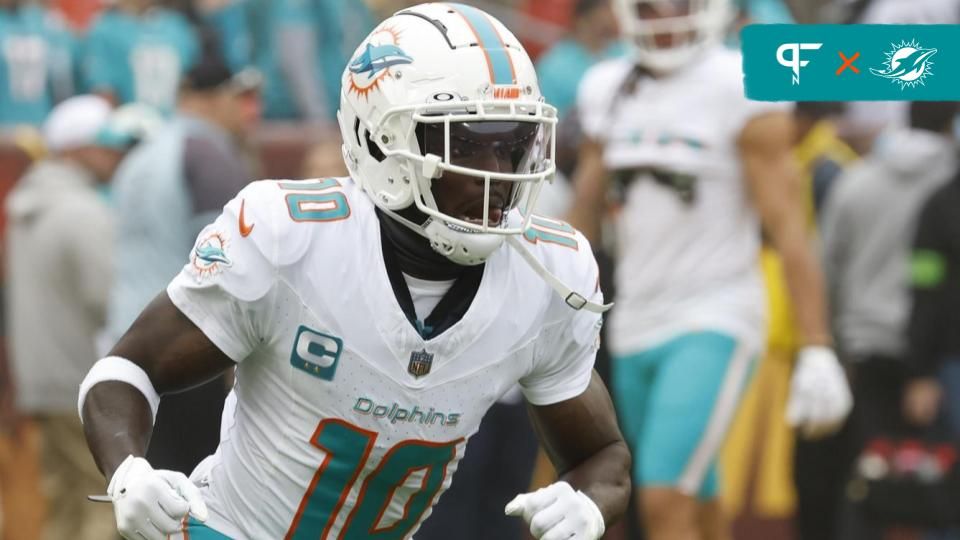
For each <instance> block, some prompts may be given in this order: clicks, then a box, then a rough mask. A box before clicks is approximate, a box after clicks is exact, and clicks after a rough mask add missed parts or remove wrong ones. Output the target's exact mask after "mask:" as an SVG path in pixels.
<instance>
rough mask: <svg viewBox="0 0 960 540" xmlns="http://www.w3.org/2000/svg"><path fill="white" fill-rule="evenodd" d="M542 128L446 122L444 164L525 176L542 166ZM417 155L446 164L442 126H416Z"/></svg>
mask: <svg viewBox="0 0 960 540" xmlns="http://www.w3.org/2000/svg"><path fill="white" fill-rule="evenodd" d="M544 129H545V128H544V126H543V125H542V124H539V123H536V122H505V121H479V122H450V156H449V160H448V163H450V164H451V165H456V166H460V167H467V168H471V169H479V170H484V171H493V172H501V173H515V174H529V173H536V172H541V171H542V169H543V168H544V166H545V163H544V160H545V158H546V146H547V145H546V137H545V136H544ZM416 135H417V142H418V143H419V145H420V153H421V155H424V156H425V155H427V154H434V155H436V156H439V157H441V158H444V159H445V160H447V157H446V155H445V154H446V148H445V137H444V123H443V122H437V123H420V124H417V128H416Z"/></svg>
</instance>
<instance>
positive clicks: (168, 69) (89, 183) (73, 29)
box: [0, 0, 960, 540]
mask: <svg viewBox="0 0 960 540" xmlns="http://www.w3.org/2000/svg"><path fill="white" fill-rule="evenodd" d="M412 3H413V2H403V1H401V0H371V1H368V2H363V1H361V0H167V1H161V0H113V1H103V2H96V1H93V0H74V1H70V0H60V1H57V2H54V1H49V2H30V1H27V0H0V192H2V194H3V197H4V202H3V226H2V227H3V229H2V230H3V239H4V244H3V245H4V247H3V262H4V287H3V297H4V301H5V309H4V313H3V322H4V326H3V328H4V334H5V341H6V351H5V353H4V354H3V355H2V358H3V361H0V523H2V528H0V540H25V539H30V540H34V539H37V538H48V539H57V540H59V539H66V538H71V539H104V538H113V537H115V533H113V532H112V531H113V530H114V528H113V521H112V519H113V516H112V512H111V509H110V506H109V505H97V504H93V503H89V502H87V501H86V499H85V496H86V495H87V494H96V493H101V492H102V491H103V490H104V488H105V486H104V479H103V477H102V475H101V474H100V473H99V471H98V470H97V468H96V466H95V465H94V463H93V461H92V459H91V457H90V455H89V452H88V451H87V449H86V445H85V442H84V438H83V432H82V426H81V425H80V423H79V420H78V418H77V414H76V388H77V386H78V384H79V382H80V380H81V379H82V378H83V376H84V374H85V373H86V372H87V370H88V369H89V367H90V366H91V365H92V364H93V363H94V361H95V360H96V359H97V358H99V357H100V356H102V355H103V354H104V353H105V351H106V350H107V349H108V348H109V346H110V345H111V344H112V343H114V342H115V341H116V340H117V339H118V337H119V336H120V335H122V333H123V332H124V330H125V329H126V328H127V327H128V326H129V325H130V323H131V322H132V321H133V320H134V318H135V317H136V316H137V314H138V313H139V312H140V311H141V310H142V308H143V307H144V306H145V305H146V304H147V303H148V302H149V301H150V300H151V298H153V297H154V296H155V295H156V294H157V293H158V292H159V291H161V290H163V288H164V287H165V285H166V283H167V282H168V281H169V280H170V278H171V277H172V276H173V275H174V274H176V273H177V271H178V270H179V268H180V267H181V266H182V264H183V263H184V261H185V257H186V255H187V253H189V251H190V249H191V248H192V247H193V243H194V239H195V238H196V235H197V234H198V232H199V231H200V230H201V229H202V227H203V226H204V225H205V224H206V223H208V222H210V221H212V219H213V218H214V217H215V216H216V215H217V214H218V213H219V211H220V209H221V208H222V207H223V205H224V204H225V203H226V202H227V201H228V200H229V199H230V198H232V197H233V195H234V194H235V193H236V192H237V191H238V190H239V189H240V188H241V187H243V185H245V184H246V183H247V182H249V181H251V180H252V179H256V178H262V177H282V176H289V177H313V176H341V175H344V174H345V169H344V165H343V163H342V160H341V157H340V148H339V144H340V143H339V134H338V133H337V131H336V129H335V115H336V111H337V108H338V104H339V95H340V80H341V73H342V72H343V70H344V68H345V66H346V64H347V62H348V61H349V60H350V58H351V56H352V55H353V53H354V49H355V47H356V46H357V44H358V43H359V41H360V40H361V39H362V38H363V37H364V36H365V35H366V34H367V32H369V31H370V30H371V29H372V27H373V25H374V24H375V22H376V21H378V20H380V19H381V18H383V17H385V16H388V15H389V14H390V13H392V12H394V11H395V10H397V9H399V8H402V7H403V6H404V5H408V4H412ZM471 3H477V4H480V7H483V8H484V9H487V10H489V11H490V12H491V13H494V14H495V15H497V16H498V17H500V18H501V19H502V20H504V22H505V23H506V24H507V26H508V27H510V28H513V29H515V31H516V32H517V34H518V36H519V37H520V38H521V40H522V41H524V43H525V44H526V45H528V48H529V50H530V51H531V54H532V55H535V59H536V61H537V69H538V73H539V76H540V81H541V85H542V90H543V93H544V95H545V96H546V98H547V100H548V101H549V102H550V103H552V104H554V105H555V106H556V107H557V108H558V110H559V113H560V116H561V119H562V120H561V126H560V128H559V135H558V137H559V141H558V167H559V169H560V171H561V173H562V174H561V175H560V179H559V181H558V182H556V183H555V185H553V186H552V187H551V189H550V191H549V192H548V193H546V194H545V195H544V197H543V200H542V201H541V207H540V211H541V212H542V213H544V214H548V215H552V216H556V217H563V216H564V215H566V214H567V212H568V211H569V210H570V208H571V205H572V204H574V203H575V201H574V200H573V195H572V193H573V188H572V187H571V185H570V184H571V180H569V179H570V178H572V176H573V173H574V171H575V170H576V168H577V165H578V164H577V155H578V154H577V150H576V149H577V147H578V145H579V144H580V142H581V140H582V137H583V134H582V129H581V126H579V125H578V122H577V120H576V118H577V115H576V113H575V109H576V103H577V88H578V84H579V82H580V79H581V78H582V77H583V75H584V74H585V73H586V72H587V70H588V69H589V68H590V67H591V66H593V65H595V64H596V63H598V62H600V61H602V60H604V59H607V58H613V57H617V56H620V55H623V54H625V47H624V45H623V44H622V43H621V42H620V41H619V40H618V38H617V28H618V21H617V19H616V17H615V16H614V12H613V11H612V9H611V6H610V4H609V2H608V1H607V0H549V1H548V0H498V1H487V2H482V3H478V2H471ZM737 12H738V15H739V17H738V19H737V21H736V23H735V24H736V27H739V26H742V25H744V24H749V23H751V22H759V23H788V22H807V23H812V22H837V23H854V22H859V23H924V24H934V23H953V24H955V23H958V22H960V2H957V1H955V0H911V1H909V2H908V1H905V0H819V1H804V0H794V1H785V0H740V1H738V2H737ZM727 42H728V45H729V46H730V47H737V32H736V28H733V29H731V32H730V35H729V36H728V38H727ZM958 112H960V111H958V108H957V104H956V103H913V104H911V103H845V104H844V103H800V104H797V106H796V107H795V109H794V121H795V128H796V137H795V141H794V143H795V146H794V150H795V158H796V163H797V166H798V167H799V168H800V170H801V171H802V173H803V175H804V182H805V190H806V193H805V194H804V201H803V204H804V205H805V208H806V209H807V213H808V215H809V222H810V227H811V228H813V229H815V230H817V232H818V234H817V236H818V237H819V248H820V254H821V258H822V260H823V263H824V269H825V275H826V278H827V281H828V285H829V287H828V288H829V292H830V305H831V321H832V324H833V335H834V339H835V345H836V348H837V349H838V351H839V352H840V356H841V359H842V360H843V361H844V364H845V367H846V368H847V370H848V374H849V377H850V380H851V386H852V388H853V394H854V398H855V408H854V412H853V414H852V416H851V418H850V420H849V421H848V422H847V425H846V426H845V427H844V428H843V429H842V430H841V431H840V432H839V433H837V434H834V435H832V436H829V437H827V438H823V439H818V440H812V441H811V440H803V439H799V438H797V439H795V438H794V436H793V433H792V431H791V430H790V428H789V427H788V426H787V424H786V422H785V421H784V418H783V409H784V405H785V403H786V399H787V397H786V394H787V387H788V384H789V382H788V381H789V372H790V369H791V364H792V362H793V358H794V356H795V353H796V351H797V349H798V347H799V339H798V337H797V331H796V329H795V324H794V321H793V320H792V317H791V315H790V313H791V310H790V306H789V300H788V299H787V296H788V295H787V292H786V285H785V283H784V279H783V267H782V261H781V260H780V259H779V258H778V256H777V255H776V254H775V253H774V251H773V250H772V249H769V250H765V252H764V255H763V271H764V275H765V279H766V284H767V294H768V298H767V303H768V312H769V313H770V326H769V329H768V336H767V346H766V351H767V352H766V356H765V359H764V360H763V361H762V362H760V364H759V366H758V367H757V369H756V372H755V374H754V376H753V380H752V383H751V386H750V389H749V390H748V392H747V394H746V396H745V398H744V400H743V403H742V406H741V408H740V412H739V415H738V417H737V419H736V420H735V422H734V425H733V427H732V429H731V431H730V435H729V438H728V441H727V444H726V448H725V451H724V454H723V459H722V467H721V469H722V474H723V475H724V477H725V483H724V487H723V491H722V493H721V502H722V503H723V506H724V509H725V512H726V515H727V516H728V517H729V518H730V520H731V521H732V522H733V523H734V528H733V531H734V535H735V536H736V537H737V538H795V537H798V538H803V539H805V540H831V539H840V538H845V539H846V538H849V539H860V538H863V539H867V538H878V539H879V538H883V537H884V536H883V535H884V534H886V533H887V532H889V530H895V531H896V532H897V534H900V535H901V536H899V537H906V538H918V539H919V538H945V539H946V538H960V533H958V532H957V531H956V530H951V529H950V528H949V527H948V526H947V525H949V524H952V525H953V526H957V524H958V522H957V521H955V520H956V519H958V516H957V515H956V514H957V511H956V509H955V508H953V507H951V505H947V506H948V507H947V508H940V506H941V505H937V504H933V503H930V499H926V498H923V497H926V496H927V495H928V494H929V493H931V491H930V490H936V489H944V490H948V489H949V486H945V485H944V484H945V482H946V480H945V478H946V477H948V476H949V475H950V474H960V473H958V472H957V471H958V469H954V468H952V467H953V463H954V461H955V460H956V455H955V454H956V449H957V448H960V447H958V446H957V444H958V441H960V341H958V339H960V338H958V336H960V315H958V313H960V274H958V272H957V270H956V268H958V266H960V212H958V209H960V174H958V172H960V161H958V159H957V157H958V144H957V140H958V135H960V133H958V127H960V124H958V123H957V122H956V119H957V117H958ZM241 219H242V217H241ZM602 244H603V245H604V246H605V247H606V249H604V248H601V250H600V251H599V252H598V259H599V260H600V261H601V263H602V266H604V267H605V268H604V269H603V271H605V272H606V273H607V277H605V278H604V279H605V280H606V281H607V282H608V283H609V281H610V279H609V273H610V272H612V269H611V268H610V267H609V264H603V262H604V261H608V260H609V257H610V256H613V255H615V253H611V251H615V250H614V249H613V248H612V247H609V245H610V242H603V243H602ZM604 289H605V290H608V291H609V290H610V289H611V287H610V286H609V285H607V286H605V287H604ZM611 293H613V292H612V291H611ZM598 370H599V371H600V372H601V374H602V375H603V376H604V377H605V378H608V379H609V373H610V369H609V359H608V356H607V354H606V352H605V351H603V350H602V351H601V354H600V359H599V361H598ZM229 385H230V381H229V380H217V381H213V382H211V383H208V384H206V385H204V386H201V387H199V388H196V389H193V390H190V391H188V392H184V393H182V394H178V395H176V396H171V397H167V398H165V400H164V402H163V405H162V406H161V409H160V413H159V415H158V418H157V426H156V429H155V432H154V436H153V440H152V441H151V446H150V455H149V456H148V457H149V460H150V462H151V463H152V464H153V465H154V466H155V467H157V468H164V469H173V470H180V471H183V472H186V473H189V472H190V470H191V469H192V468H193V466H195V465H196V463H197V462H198V461H199V460H200V459H202V458H203V457H204V456H206V455H207V454H209V453H211V452H212V451H213V449H214V448H215V447H216V444H217V442H218V437H219V428H218V426H219V422H220V416H221V411H222V409H223V399H224V396H225V395H226V392H227V391H228V389H229ZM489 418H491V419H490V420H485V423H484V427H482V428H481V434H480V435H478V436H477V437H476V438H475V440H471V443H470V446H469V450H468V453H467V457H466V460H465V463H464V465H462V466H461V471H460V473H458V476H457V482H455V484H454V488H453V489H451V491H450V492H449V493H448V494H447V495H446V496H445V497H444V498H443V499H442V500H441V501H440V503H439V505H438V507H437V508H436V510H435V514H434V517H432V518H431V519H430V520H428V521H427V523H426V524H425V526H424V528H423V530H422V534H421V535H418V538H424V539H428V540H429V539H430V538H438V539H439V538H478V539H479V538H498V539H510V538H518V539H519V538H523V536H522V534H523V533H522V531H521V529H520V525H519V522H518V521H517V520H512V521H511V520H505V519H504V518H503V516H502V511H501V509H502V505H503V502H505V501H506V500H508V499H509V498H510V497H512V494H513V493H515V492H522V491H524V490H525V489H526V487H527V486H529V485H530V484H531V483H532V484H534V485H545V484H546V483H548V482H549V481H551V475H552V474H553V473H552V471H551V470H550V467H549V465H548V462H547V461H546V459H545V458H544V457H543V456H542V455H540V456H538V455H537V448H536V443H535V439H534V436H533V433H532V430H531V428H530V427H529V425H528V424H527V420H526V417H525V414H524V412H523V406H522V404H520V402H519V399H517V396H513V397H512V398H509V399H505V400H503V401H502V402H501V403H500V404H498V406H497V407H495V409H494V410H493V412H492V413H491V415H490V417H489ZM184 440H189V441H190V442H191V444H189V445H185V444H183V442H184ZM507 441H509V442H510V446H509V448H508V450H509V452H504V449H505V443H506V442H507ZM911 452H912V453H911ZM951 452H953V454H951ZM929 456H934V457H932V458H930V457H929ZM951 456H952V457H951ZM928 458H929V459H928ZM924 460H927V461H924ZM930 460H933V461H934V462H935V463H933V462H928V461H930ZM937 460H939V461H937ZM931 463H933V465H931ZM934 465H936V466H939V467H940V469H937V470H936V471H933V472H930V470H932V469H931V467H933V469H936V467H935V466H934ZM896 467H901V468H906V469H909V470H910V471H914V472H915V471H917V470H926V471H927V472H928V473H929V474H927V476H926V477H924V478H926V479H927V480H928V481H927V484H928V487H927V488H925V487H924V485H923V482H919V483H918V482H901V484H904V485H901V486H900V487H901V488H902V489H901V490H900V491H897V489H895V488H896V487H897V486H895V485H893V484H894V482H890V483H889V484H890V485H891V486H892V487H891V491H890V492H887V491H883V490H876V489H875V490H873V491H870V490H868V489H867V487H866V486H876V485H880V486H883V487H884V489H885V488H886V486H887V484H885V483H883V482H879V483H878V480H882V479H884V478H886V477H888V476H891V477H892V475H893V473H892V472H891V471H892V470H894V469H895V468H896ZM910 467H913V468H912V469H910ZM923 467H927V468H926V469H923ZM938 471H939V472H938ZM950 471H954V472H952V473H951V472H950ZM921 472H922V471H921ZM938 474H939V476H937V475H938ZM908 476H909V475H908ZM914 476H916V475H914ZM920 476H923V475H922V474H921V475H920ZM518 486H519V487H518ZM904 486H905V487H904ZM918 486H919V487H918ZM930 486H932V487H930ZM925 489H926V491H924V490H925ZM910 490H913V491H910ZM943 493H956V492H955V491H954V492H950V491H944V492H943ZM478 494H491V495H490V496H488V497H478ZM494 494H495V495H494ZM904 494H906V495H904ZM911 494H912V495H911ZM911 497H913V498H912V502H911ZM486 499H490V500H492V501H493V503H490V504H488V501H486ZM500 499H503V501H501V500H500ZM952 506H956V505H955V503H954V505H952ZM640 521H642V520H640V519H638V516H630V519H628V520H626V522H625V523H623V524H622V525H620V526H618V527H616V528H614V529H612V530H610V531H609V532H608V536H607V537H608V538H641V537H642V535H643V533H642V528H643V527H642V525H641V524H640ZM461 529H462V530H463V531H464V532H462V533H459V532H458V533H451V531H452V530H461ZM484 531H486V532H484ZM903 535H905V536H903ZM935 535H939V536H935Z"/></svg>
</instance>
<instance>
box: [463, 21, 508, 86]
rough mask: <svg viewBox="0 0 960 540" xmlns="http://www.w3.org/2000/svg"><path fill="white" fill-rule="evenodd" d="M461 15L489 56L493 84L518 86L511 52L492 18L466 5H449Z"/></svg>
mask: <svg viewBox="0 0 960 540" xmlns="http://www.w3.org/2000/svg"><path fill="white" fill-rule="evenodd" d="M449 5H450V6H451V7H453V8H454V9H455V10H457V13H459V14H460V15H461V16H462V17H463V18H464V19H466V21H467V24H469V25H470V27H471V28H472V29H473V32H474V33H475V34H476V35H477V40H478V41H479V42H480V46H481V47H482V48H483V50H484V52H485V53H486V56H487V62H489V64H490V75H491V78H492V81H491V82H493V84H516V81H515V80H514V72H513V61H512V60H511V59H510V52H509V51H507V47H506V45H505V44H504V43H503V39H502V38H501V37H500V34H498V33H497V29H496V28H495V27H494V26H493V23H492V22H490V18H489V17H487V15H486V14H485V13H484V12H482V11H480V10H479V9H477V8H475V7H471V6H467V5H464V4H449Z"/></svg>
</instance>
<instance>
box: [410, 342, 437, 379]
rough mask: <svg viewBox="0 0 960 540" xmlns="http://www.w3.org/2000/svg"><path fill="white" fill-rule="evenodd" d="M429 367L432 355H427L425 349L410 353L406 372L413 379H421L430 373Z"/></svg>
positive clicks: (431, 363)
mask: <svg viewBox="0 0 960 540" xmlns="http://www.w3.org/2000/svg"><path fill="white" fill-rule="evenodd" d="M431 365H433V353H428V352H427V350H426V349H424V350H422V351H413V352H412V353H410V364H409V365H408V366H407V371H408V372H410V374H411V375H413V376H414V377H423V376H424V375H426V374H427V373H430V366H431Z"/></svg>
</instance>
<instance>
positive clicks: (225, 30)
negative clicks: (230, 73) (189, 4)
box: [193, 0, 253, 71]
mask: <svg viewBox="0 0 960 540" xmlns="http://www.w3.org/2000/svg"><path fill="white" fill-rule="evenodd" d="M247 4H248V0H193V9H194V12H195V13H196V14H197V16H198V17H199V18H200V20H201V21H203V23H204V24H206V25H208V26H209V27H210V28H212V29H213V30H214V31H216V32H217V34H218V36H219V38H220V48H221V50H222V51H223V57H224V58H225V59H226V60H227V64H228V65H229V66H230V69H232V70H234V71H237V70H241V69H243V68H245V67H247V66H249V65H250V64H251V62H252V61H253V44H252V43H251V35H250V29H249V24H250V21H248V20H247Z"/></svg>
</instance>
